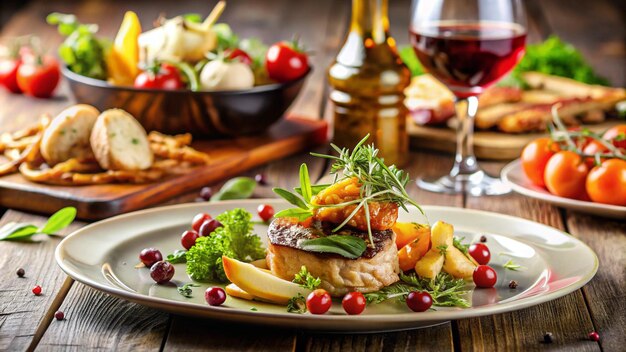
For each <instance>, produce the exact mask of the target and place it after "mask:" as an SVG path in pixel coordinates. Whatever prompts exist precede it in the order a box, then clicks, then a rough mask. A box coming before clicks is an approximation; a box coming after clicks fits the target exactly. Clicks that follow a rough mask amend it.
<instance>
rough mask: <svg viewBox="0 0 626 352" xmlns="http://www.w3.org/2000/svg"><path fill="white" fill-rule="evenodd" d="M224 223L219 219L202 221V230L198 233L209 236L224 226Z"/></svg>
mask: <svg viewBox="0 0 626 352" xmlns="http://www.w3.org/2000/svg"><path fill="white" fill-rule="evenodd" d="M222 226H224V225H222V223H221V222H220V221H219V220H217V219H210V220H207V221H205V222H203V223H202V225H201V226H200V231H198V233H199V234H200V236H209V235H211V234H212V233H213V231H215V230H216V229H217V228H218V227H222Z"/></svg>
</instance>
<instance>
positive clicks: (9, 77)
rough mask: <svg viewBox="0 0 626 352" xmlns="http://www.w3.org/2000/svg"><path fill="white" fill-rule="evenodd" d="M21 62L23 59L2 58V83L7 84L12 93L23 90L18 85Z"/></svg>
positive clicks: (0, 80) (0, 79) (0, 72)
mask: <svg viewBox="0 0 626 352" xmlns="http://www.w3.org/2000/svg"><path fill="white" fill-rule="evenodd" d="M21 64H22V60H21V59H12V58H4V59H0V84H1V85H3V86H5V87H6V88H7V89H8V90H9V91H10V92H11V93H15V94H19V93H22V90H21V89H20V87H19V86H18V85H17V69H18V68H19V67H20V65H21Z"/></svg>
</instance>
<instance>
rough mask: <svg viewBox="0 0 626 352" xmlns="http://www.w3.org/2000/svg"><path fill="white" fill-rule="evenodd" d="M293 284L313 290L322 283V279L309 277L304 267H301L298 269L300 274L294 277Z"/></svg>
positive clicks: (309, 274)
mask: <svg viewBox="0 0 626 352" xmlns="http://www.w3.org/2000/svg"><path fill="white" fill-rule="evenodd" d="M293 282H294V283H296V284H298V285H300V287H304V288H308V289H309V290H315V289H316V288H317V287H318V286H319V285H320V284H321V283H322V279H320V278H319V277H315V276H313V275H311V273H309V271H308V270H307V269H306V266H304V265H303V266H302V267H301V268H300V272H299V273H297V274H296V275H295V277H294V279H293Z"/></svg>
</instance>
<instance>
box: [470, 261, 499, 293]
mask: <svg viewBox="0 0 626 352" xmlns="http://www.w3.org/2000/svg"><path fill="white" fill-rule="evenodd" d="M472 278H473V279H474V284H475V285H476V287H482V288H490V287H493V286H494V285H495V284H496V281H498V275H497V274H496V271H495V270H493V268H492V267H490V266H489V265H479V266H477V267H476V269H474V274H473V275H472Z"/></svg>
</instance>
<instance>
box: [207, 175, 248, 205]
mask: <svg viewBox="0 0 626 352" xmlns="http://www.w3.org/2000/svg"><path fill="white" fill-rule="evenodd" d="M255 188H256V181H255V180H254V179H252V178H250V177H235V178H233V179H230V180H228V181H227V182H226V183H225V184H224V185H223V186H222V188H221V189H220V190H219V192H217V193H216V194H214V195H213V197H211V201H216V200H228V199H246V198H250V196H251V195H252V194H253V193H254V189H255Z"/></svg>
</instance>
